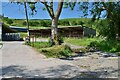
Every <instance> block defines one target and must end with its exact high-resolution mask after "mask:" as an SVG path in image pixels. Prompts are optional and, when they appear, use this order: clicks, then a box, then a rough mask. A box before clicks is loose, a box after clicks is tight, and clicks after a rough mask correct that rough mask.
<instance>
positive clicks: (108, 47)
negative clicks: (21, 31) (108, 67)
mask: <svg viewBox="0 0 120 80" xmlns="http://www.w3.org/2000/svg"><path fill="white" fill-rule="evenodd" d="M89 47H94V48H97V49H99V50H102V51H106V52H120V41H116V40H103V41H100V42H97V41H94V42H91V43H90V45H89Z"/></svg>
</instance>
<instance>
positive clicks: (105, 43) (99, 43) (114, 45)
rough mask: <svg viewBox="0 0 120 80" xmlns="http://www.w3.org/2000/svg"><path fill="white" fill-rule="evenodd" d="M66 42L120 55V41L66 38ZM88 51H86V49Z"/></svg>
mask: <svg viewBox="0 0 120 80" xmlns="http://www.w3.org/2000/svg"><path fill="white" fill-rule="evenodd" d="M65 42H67V43H70V44H73V45H77V46H84V47H89V48H95V49H97V50H101V51H105V52H112V53H116V54H118V55H120V41H119V40H106V39H102V38H81V39H78V38H65ZM84 50H86V49H84Z"/></svg>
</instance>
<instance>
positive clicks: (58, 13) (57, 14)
mask: <svg viewBox="0 0 120 80" xmlns="http://www.w3.org/2000/svg"><path fill="white" fill-rule="evenodd" d="M62 7H63V0H59V4H58V8H57V10H56V15H55V17H56V18H59V16H60V13H61V12H62Z"/></svg>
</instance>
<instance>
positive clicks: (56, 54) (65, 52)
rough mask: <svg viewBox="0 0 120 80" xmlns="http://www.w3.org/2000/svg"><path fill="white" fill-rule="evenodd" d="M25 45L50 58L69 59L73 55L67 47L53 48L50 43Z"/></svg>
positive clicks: (58, 46)
mask: <svg viewBox="0 0 120 80" xmlns="http://www.w3.org/2000/svg"><path fill="white" fill-rule="evenodd" d="M25 44H26V45H29V46H31V47H34V48H35V49H37V51H39V52H40V53H42V54H44V55H45V56H46V57H48V58H49V57H53V58H67V57H69V56H71V55H73V51H72V50H71V49H70V47H69V46H67V45H57V46H52V47H51V45H50V44H49V42H30V43H25Z"/></svg>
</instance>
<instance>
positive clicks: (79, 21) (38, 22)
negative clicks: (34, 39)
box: [3, 18, 90, 29]
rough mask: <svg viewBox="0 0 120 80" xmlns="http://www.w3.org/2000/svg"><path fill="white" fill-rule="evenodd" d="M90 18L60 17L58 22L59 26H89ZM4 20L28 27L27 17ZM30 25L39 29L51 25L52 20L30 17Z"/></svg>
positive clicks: (11, 24) (10, 24)
mask: <svg viewBox="0 0 120 80" xmlns="http://www.w3.org/2000/svg"><path fill="white" fill-rule="evenodd" d="M89 21H90V19H89V18H67V19H60V20H59V22H58V25H59V26H74V25H84V26H89V25H88V22H89ZM3 22H4V23H6V24H8V25H9V26H18V27H26V20H25V19H9V18H3ZM29 26H30V28H31V29H38V28H41V27H50V26H51V20H50V19H30V20H29Z"/></svg>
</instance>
